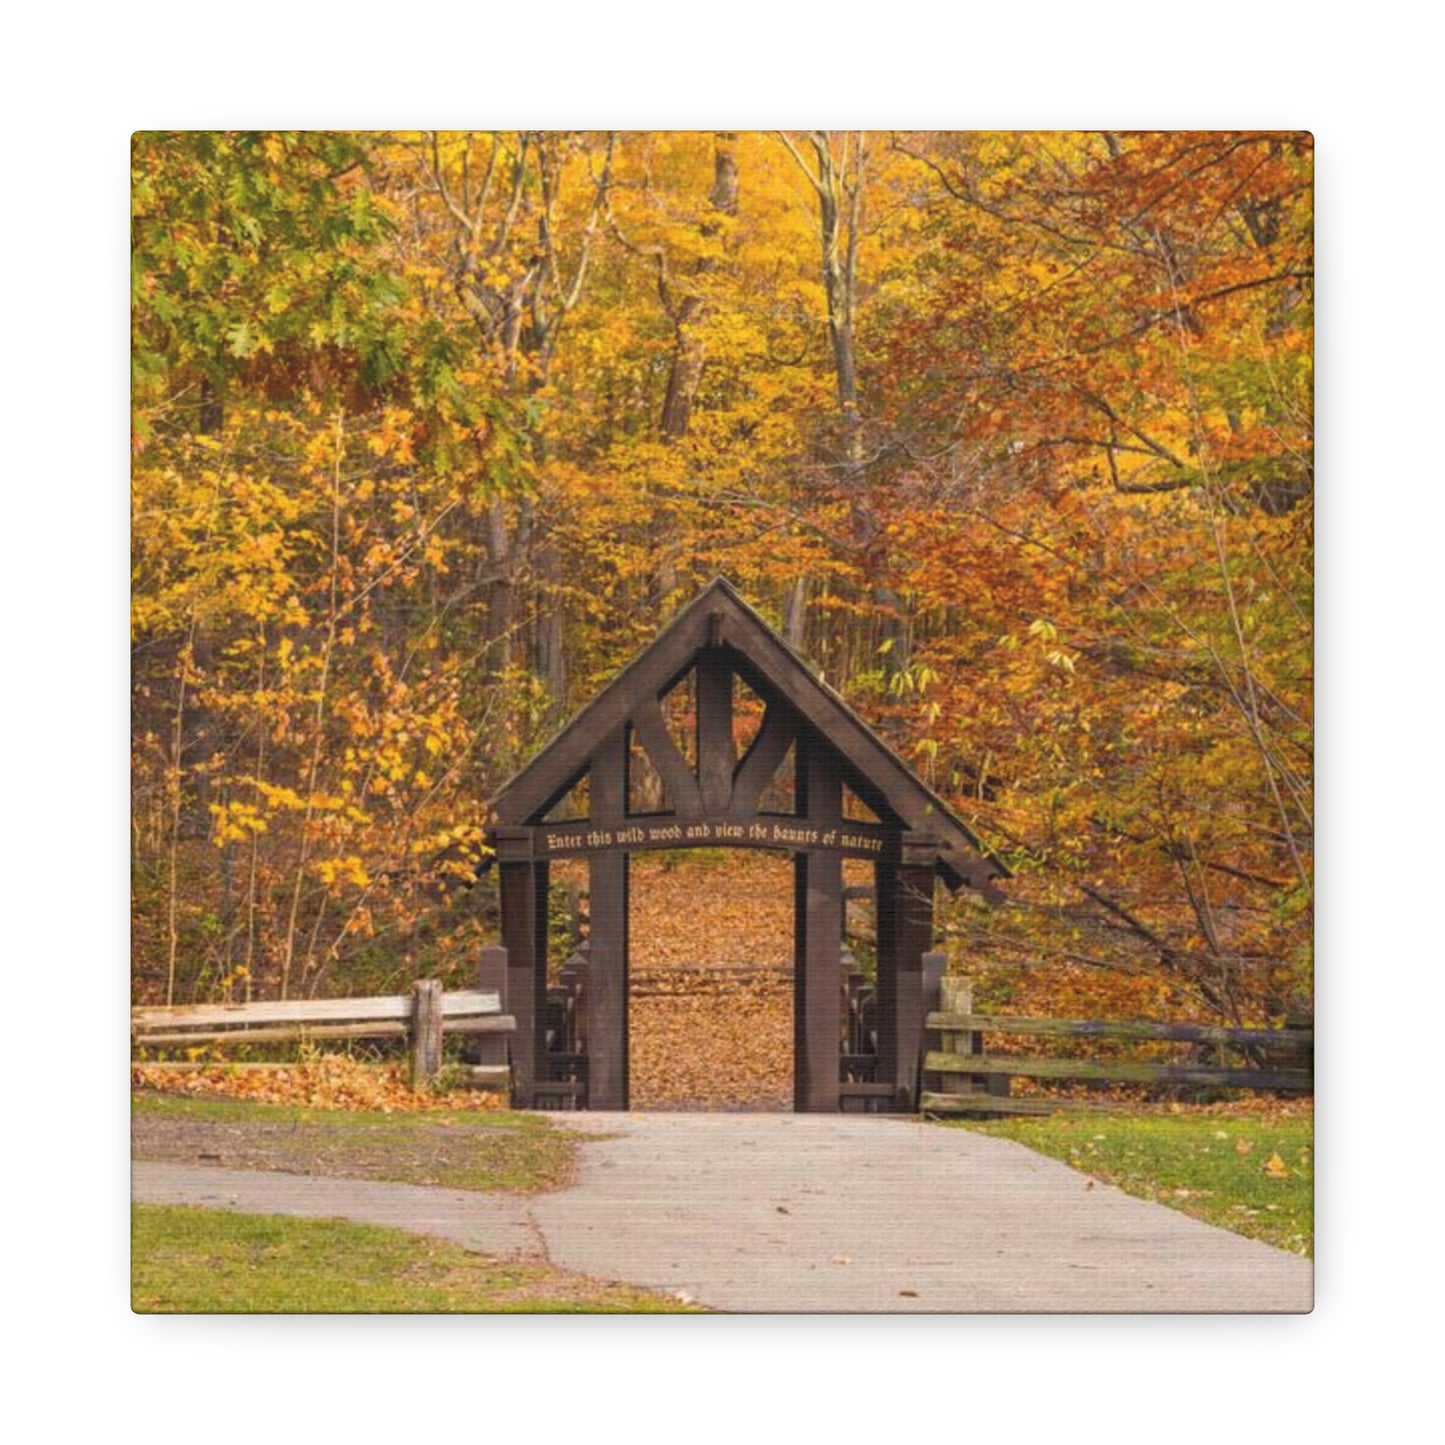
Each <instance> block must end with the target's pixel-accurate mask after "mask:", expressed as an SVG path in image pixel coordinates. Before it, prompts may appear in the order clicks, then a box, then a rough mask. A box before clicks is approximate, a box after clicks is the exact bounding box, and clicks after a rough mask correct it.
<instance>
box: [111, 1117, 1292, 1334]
mask: <svg viewBox="0 0 1445 1445" xmlns="http://www.w3.org/2000/svg"><path fill="white" fill-rule="evenodd" d="M565 1122H566V1123H567V1124H568V1125H569V1126H571V1127H575V1128H579V1129H585V1130H587V1131H589V1132H603V1133H605V1134H607V1135H610V1136H611V1137H606V1138H602V1139H598V1140H594V1141H591V1142H589V1143H588V1144H586V1145H585V1146H584V1147H583V1150H582V1167H581V1175H580V1178H579V1180H578V1183H577V1185H576V1187H574V1188H572V1189H568V1190H565V1191H563V1192H561V1193H558V1194H549V1195H539V1196H530V1197H527V1196H515V1195H482V1194H470V1193H465V1192H462V1191H457V1190H451V1189H434V1188H422V1187H418V1186H413V1185H405V1184H381V1183H371V1182H365V1181H360V1180H349V1179H323V1178H317V1177H312V1176H301V1175H293V1174H261V1173H244V1172H240V1171H234V1170H226V1169H220V1168H207V1167H205V1166H193V1165H174V1164H152V1163H140V1162H137V1163H135V1164H134V1165H133V1166H132V1192H133V1197H134V1198H135V1199H136V1200H137V1201H141V1202H146V1203H165V1204H200V1205H208V1206H210V1207H213V1208H230V1209H237V1210H243V1211H247V1212H250V1213H270V1214H293V1215H302V1216H307V1217H313V1218H317V1217H335V1218H344V1219H352V1220H357V1221H361V1222H365V1223H374V1224H389V1225H396V1226H399V1227H401V1228H405V1229H411V1230H415V1231H417V1232H420V1233H424V1234H430V1235H435V1236H437V1237H439V1238H443V1239H448V1240H452V1241H454V1242H456V1243H459V1244H462V1245H464V1246H466V1247H468V1248H471V1249H476V1250H480V1251H482V1252H483V1253H487V1254H495V1255H508V1254H515V1255H527V1256H532V1257H541V1258H546V1259H548V1260H550V1261H551V1262H552V1263H553V1264H556V1265H561V1266H563V1267H565V1268H567V1269H573V1270H580V1271H582V1272H584V1273H586V1274H590V1275H596V1276H601V1277H604V1278H609V1279H620V1280H625V1281H627V1282H628V1283H631V1284H637V1285H645V1286H649V1287H652V1288H655V1289H661V1290H670V1291H678V1292H681V1293H684V1294H686V1295H687V1296H688V1297H690V1298H692V1299H694V1300H696V1301H698V1302H699V1303H702V1304H706V1305H711V1306H713V1307H715V1308H718V1309H723V1310H732V1311H777V1312H801V1311H809V1312H812V1311H838V1312H884V1311H905V1310H912V1311H961V1312H995V1313H997V1312H1099V1311H1107V1312H1151V1313H1152V1312H1190V1313H1197V1312H1248V1313H1254V1312H1282V1313H1300V1312H1306V1311H1308V1310H1310V1309H1311V1308H1313V1299H1314V1270H1313V1265H1312V1263H1311V1261H1309V1260H1307V1259H1302V1258H1298V1257H1297V1256H1295V1255H1291V1254H1286V1253H1284V1252H1283V1251H1281V1250H1277V1249H1272V1248H1271V1247H1270V1246H1268V1245H1264V1244H1259V1243H1257V1242H1255V1241H1253V1240H1248V1239H1243V1238H1240V1237H1239V1236H1238V1235H1234V1234H1230V1233H1228V1232H1227V1231H1226V1230H1222V1229H1216V1228H1214V1227H1212V1226H1210V1225H1207V1224H1201V1223H1199V1222H1198V1221H1196V1220H1193V1219H1190V1218H1188V1217H1187V1216H1185V1215H1183V1214H1179V1213H1177V1212H1176V1211H1174V1210H1171V1209H1165V1208H1164V1207H1163V1206H1161V1205H1157V1204H1148V1203H1145V1202H1144V1201H1142V1200H1138V1199H1133V1198H1130V1197H1129V1196H1128V1195H1126V1194H1122V1193H1120V1192H1119V1191H1118V1190H1117V1189H1114V1188H1112V1187H1110V1186H1109V1185H1106V1184H1102V1183H1093V1182H1092V1181H1090V1180H1089V1179H1087V1178H1086V1177H1085V1176H1084V1175H1082V1174H1079V1173H1077V1172H1075V1171H1074V1170H1072V1169H1070V1168H1068V1167H1067V1166H1066V1165H1064V1164H1060V1163H1057V1162H1056V1161H1054V1160H1051V1159H1046V1158H1043V1157H1042V1156H1040V1155H1037V1154H1034V1153H1033V1152H1031V1151H1030V1150H1027V1149H1024V1148H1023V1147H1022V1146H1021V1145H1017V1144H1013V1143H1010V1142H1008V1141H1007V1140H1003V1139H991V1138H985V1137H984V1136H982V1135H979V1134H973V1133H970V1132H968V1131H967V1130H962V1129H940V1128H936V1127H932V1126H929V1125H924V1124H920V1123H918V1122H917V1121H915V1120H909V1119H897V1118H884V1117H869V1116H853V1115H818V1114H600V1113H589V1114H580V1115H576V1116H568V1117H567V1118H566V1120H565Z"/></svg>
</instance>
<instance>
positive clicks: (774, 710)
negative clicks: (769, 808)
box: [729, 702, 796, 821]
mask: <svg viewBox="0 0 1445 1445" xmlns="http://www.w3.org/2000/svg"><path fill="white" fill-rule="evenodd" d="M795 732H796V725H795V723H794V720H793V714H792V712H791V710H790V709H789V708H787V707H786V706H785V705H784V704H783V703H780V702H770V703H768V705H767V707H766V708H765V709H764V711H763V721H762V725H761V726H760V727H759V728H758V735H757V736H756V737H755V738H754V739H753V741H752V746H751V747H750V748H749V749H748V751H747V753H746V755H745V756H744V758H743V760H742V761H741V762H740V763H739V764H738V767H737V772H736V773H735V774H734V776H733V786H732V801H731V803H730V804H729V811H730V813H731V814H732V815H733V816H734V817H737V818H739V819H744V820H747V821H752V815H753V812H754V810H755V809H756V808H757V806H758V799H759V798H761V797H762V795H763V789H764V788H766V787H767V786H768V784H769V782H771V781H772V777H773V774H774V773H776V772H777V771H778V768H779V766H780V765H781V763H782V761H783V759H784V758H785V757H787V755H788V749H789V748H790V747H791V746H792V744H793V737H794V734H795Z"/></svg>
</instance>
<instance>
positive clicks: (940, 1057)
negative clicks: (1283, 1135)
mask: <svg viewBox="0 0 1445 1445" xmlns="http://www.w3.org/2000/svg"><path fill="white" fill-rule="evenodd" d="M939 1004H940V1007H939V1009H938V1010H937V1011H936V1012H933V1013H930V1014H928V1015H927V1016H926V1018H925V1021H924V1022H925V1026H926V1027H927V1029H928V1030H929V1031H930V1033H933V1034H937V1035H939V1036H940V1038H939V1045H940V1046H939V1047H937V1048H932V1049H929V1050H928V1051H927V1052H926V1053H925V1054H924V1058H923V1073H924V1088H923V1091H922V1094H921V1097H920V1100H919V1108H920V1109H921V1110H922V1112H924V1113H925V1114H1049V1113H1053V1112H1055V1111H1060V1110H1093V1109H1099V1108H1101V1107H1107V1106H1103V1105H1101V1104H1100V1103H1097V1102H1085V1101H1077V1100H1056V1099H1040V1098H1014V1097H1012V1094H1011V1081H1012V1080H1013V1079H1044V1080H1050V1081H1052V1080H1091V1081H1097V1082H1101V1083H1110V1084H1162V1085H1168V1084H1176V1085H1177V1084H1185V1085H1196V1086H1199V1087H1202V1088H1228V1089H1266V1090H1277V1091H1281V1092H1294V1093H1306V1094H1308V1093H1313V1092H1314V1062H1313V1059H1314V1031H1313V1030H1312V1029H1236V1028H1222V1027H1216V1026H1214V1025H1210V1024H1168V1023H1144V1022H1127V1021H1122V1020H1118V1021H1116V1020H1114V1019H1032V1018H1013V1017H1005V1016H1002V1015H997V1014H978V1013H974V1012H973V998H972V986H971V984H970V982H969V980H967V979H964V978H944V979H943V980H941V983H940V988H939ZM987 1034H1006V1035H1008V1034H1011V1035H1026V1036H1033V1037H1037V1038H1053V1039H1059V1038H1067V1039H1079V1040H1088V1039H1129V1040H1135V1041H1139V1042H1164V1043H1188V1044H1195V1045H1206V1046H1210V1047H1212V1049H1213V1050H1214V1052H1215V1054H1216V1057H1220V1056H1222V1055H1224V1054H1225V1053H1239V1052H1242V1051H1243V1052H1249V1053H1253V1054H1255V1055H1256V1056H1261V1055H1262V1056H1264V1057H1265V1058H1267V1059H1269V1058H1273V1059H1282V1061H1283V1062H1282V1065H1279V1066H1277V1065H1274V1064H1266V1065H1264V1066H1259V1065H1255V1064H1248V1065H1245V1066H1238V1065H1230V1064H1224V1063H1214V1064H1210V1063H1205V1062H1202V1061H1199V1062H1196V1061H1190V1062H1187V1063H1133V1062H1127V1061H1124V1060H1101V1059H1087V1058H1058V1057H1048V1058H1030V1057H1027V1056H1024V1055H1021V1054H997V1053H993V1054H991V1053H989V1052H987V1050H986V1049H985V1048H984V1036H985V1035H987ZM930 1076H933V1077H934V1078H935V1079H937V1080H938V1083H937V1086H936V1087H935V1088H929V1087H928V1084H929V1077H930Z"/></svg>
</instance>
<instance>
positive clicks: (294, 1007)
mask: <svg viewBox="0 0 1445 1445" xmlns="http://www.w3.org/2000/svg"><path fill="white" fill-rule="evenodd" d="M410 1017H411V999H410V998H408V997H407V996H405V995H404V994H397V995H395V996H389V997H385V998H336V999H285V1000H281V999H277V1000H275V1001H265V1002H259V1003H237V1004H178V1005H176V1006H175V1007H173V1008H136V1009H132V1010H131V1014H130V1021H131V1027H132V1028H162V1027H165V1028H188V1027H190V1026H192V1025H195V1026H196V1027H204V1026H206V1025H210V1026H211V1027H215V1026H217V1025H219V1024H226V1023H235V1024H263V1023H292V1022H294V1023H308V1022H312V1021H314V1022H317V1023H321V1022H325V1021H330V1020H335V1021H337V1022H350V1021H356V1022H359V1021H361V1020H363V1019H403V1020H405V1019H408V1018H410Z"/></svg>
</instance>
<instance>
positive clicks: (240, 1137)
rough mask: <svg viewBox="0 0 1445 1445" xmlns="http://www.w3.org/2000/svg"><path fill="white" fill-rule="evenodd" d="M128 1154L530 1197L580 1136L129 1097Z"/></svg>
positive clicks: (557, 1178)
mask: <svg viewBox="0 0 1445 1445" xmlns="http://www.w3.org/2000/svg"><path fill="white" fill-rule="evenodd" d="M131 1111H132V1115H133V1118H134V1120H135V1128H134V1131H133V1132H134V1149H133V1152H134V1155H135V1157H136V1158H138V1159H165V1160H171V1161H177V1162H191V1163H194V1162H196V1160H197V1159H198V1158H205V1159H206V1160H208V1162H215V1163H219V1164H222V1165H225V1166H227V1167H230V1168H240V1169H245V1168H250V1169H277V1170H281V1171H283V1172H291V1173H306V1174H325V1175H331V1176H334V1177H337V1178H343V1179H345V1178H358V1179H389V1180H395V1181H398V1182H401V1183H405V1184H434V1185H442V1186H445V1187H448V1188H455V1189H474V1190H481V1191H493V1190H510V1191H516V1192H523V1193H534V1192H538V1191H542V1190H550V1189H559V1188H562V1187H563V1186H564V1185H566V1184H567V1183H569V1182H570V1181H571V1179H572V1178H573V1175H574V1172H575V1167H576V1152H577V1147H578V1141H579V1139H580V1138H581V1136H580V1135H578V1134H576V1133H574V1132H572V1131H570V1130H567V1129H561V1128H557V1127H556V1126H554V1125H553V1124H552V1123H551V1122H550V1121H548V1120H546V1119H542V1118H538V1117H537V1116H535V1115H530V1114H512V1113H507V1112H503V1111H500V1110H491V1111H487V1112H484V1113H476V1114H466V1113H459V1112H458V1111H456V1110H441V1109H439V1110H434V1111H422V1112H416V1113H394V1114H384V1113H379V1112H377V1113H368V1112H363V1111H353V1110H341V1109H322V1108H309V1107H306V1106H299V1105H291V1104H262V1103H253V1102H250V1101H242V1100H233V1099H214V1098H212V1099H201V1098H179V1097H174V1096H170V1095H162V1094H133V1095H132V1096H131Z"/></svg>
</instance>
